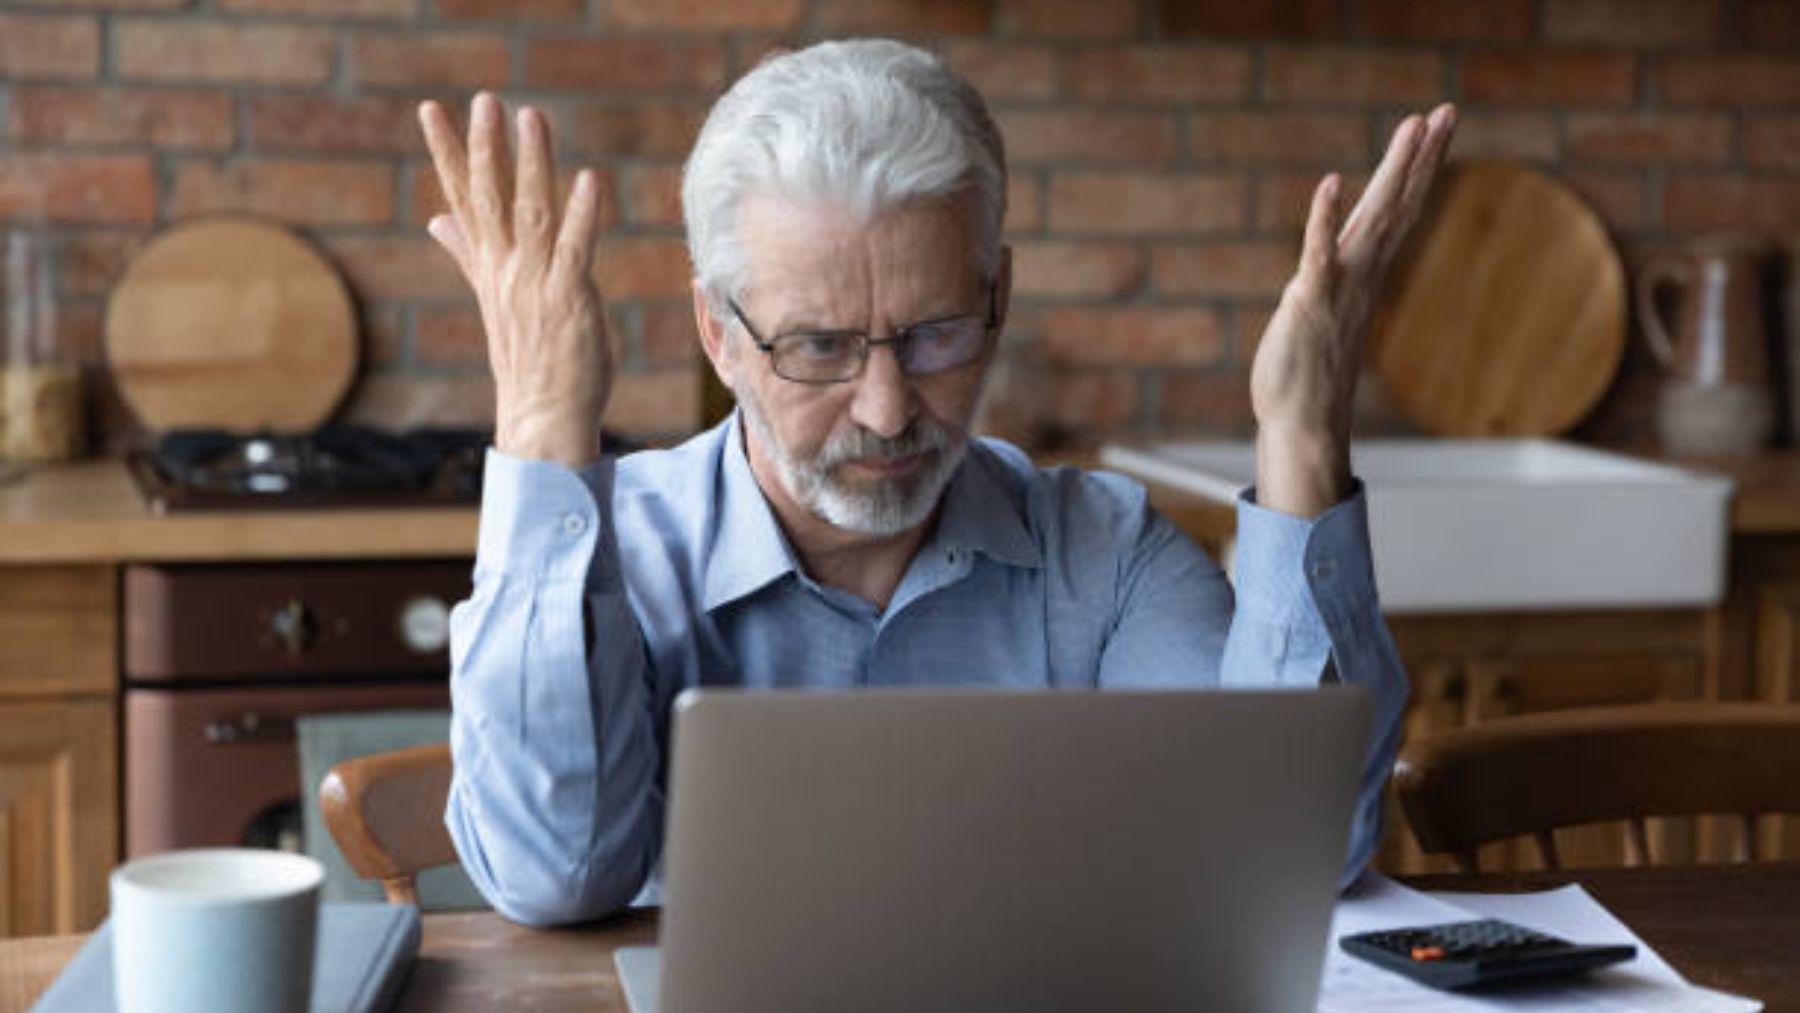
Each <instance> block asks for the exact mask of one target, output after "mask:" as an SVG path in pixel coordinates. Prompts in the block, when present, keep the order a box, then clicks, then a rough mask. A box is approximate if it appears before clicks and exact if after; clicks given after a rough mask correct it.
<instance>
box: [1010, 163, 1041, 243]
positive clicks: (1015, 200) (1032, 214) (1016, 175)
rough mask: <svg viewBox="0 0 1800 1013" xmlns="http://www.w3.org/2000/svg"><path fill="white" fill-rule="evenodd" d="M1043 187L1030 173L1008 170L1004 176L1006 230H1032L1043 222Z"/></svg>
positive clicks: (1015, 231)
mask: <svg viewBox="0 0 1800 1013" xmlns="http://www.w3.org/2000/svg"><path fill="white" fill-rule="evenodd" d="M1043 205H1044V187H1043V184H1042V183H1040V182H1038V178H1037V176H1035V175H1033V174H1030V173H1022V172H1009V173H1008V174H1007V177H1006V231H1007V233H1008V234H1012V233H1018V232H1033V231H1036V230H1037V229H1038V228H1040V227H1041V226H1042V225H1043V224H1044V206H1043Z"/></svg>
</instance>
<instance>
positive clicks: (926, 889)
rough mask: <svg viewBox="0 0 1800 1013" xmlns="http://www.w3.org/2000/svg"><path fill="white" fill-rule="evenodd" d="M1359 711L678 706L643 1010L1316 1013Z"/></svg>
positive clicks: (736, 702)
mask: <svg viewBox="0 0 1800 1013" xmlns="http://www.w3.org/2000/svg"><path fill="white" fill-rule="evenodd" d="M1368 722H1369V701H1368V699H1367V694H1366V693H1365V692H1363V691H1361V690H1359V689H1354V688H1349V687H1333V688H1329V689H1325V690H1319V691H1311V690H1305V691H1268V692H1220V691H1194V692H1185V691H1184V692H1150V693H1111V692H1109V693H1093V692H1023V693H1018V692H992V691H950V692H944V691H869V690H860V691H853V692H847V693H841V692H798V693H767V692H758V693H748V692H734V691H690V692H688V693H686V694H683V696H682V697H681V698H680V699H679V700H678V701H677V704H676V720H675V733H674V742H675V745H674V750H675V753H674V760H673V769H672V772H671V778H672V787H671V790H670V805H671V809H670V813H669V833H668V837H667V852H666V854H665V859H666V866H665V870H664V871H665V874H666V888H667V892H666V895H665V898H664V899H665V908H664V914H663V922H662V933H661V936H662V949H663V953H662V967H663V975H662V990H661V991H662V994H661V1003H660V1006H661V1011H662V1013H697V1011H717V1010H733V1011H742V1013H759V1011H776V1010H780V1011H803V1010H850V1009H854V1010H859V1011H875V1010H890V1009H891V1010H906V1011H916V1010H920V1009H932V1010H983V1011H987V1010H999V1009H1031V1010H1065V1009H1066V1010H1096V1009H1119V1010H1124V1009H1129V1010H1194V1009H1220V1010H1227V1009H1229V1010H1311V1009H1312V1008H1313V1004H1314V1002H1315V999H1316V991H1317V988H1318V983H1319V970H1320V962H1321V960H1322V957H1323V952H1324V946H1325V942H1326V931H1327V928H1328V922H1329V916H1330V909H1331V904H1332V899H1333V895H1334V892H1335V889H1334V887H1335V882H1336V879H1337V876H1338V873H1339V872H1340V870H1341V869H1342V867H1343V863H1344V858H1345V853H1346V842H1347V838H1348V828H1349V825H1350V815H1351V808H1352V805H1353V802H1354V798H1355V794H1356V785H1357V783H1358V780H1359V776H1358V775H1359V771H1360V770H1361V767H1362V764H1363V758H1364V751H1365V743H1366V738H1367V729H1368Z"/></svg>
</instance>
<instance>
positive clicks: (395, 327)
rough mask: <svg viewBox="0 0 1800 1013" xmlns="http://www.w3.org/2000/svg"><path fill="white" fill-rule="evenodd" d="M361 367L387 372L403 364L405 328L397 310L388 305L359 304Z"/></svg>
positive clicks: (405, 356) (405, 360) (404, 357)
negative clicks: (361, 338) (386, 370)
mask: <svg viewBox="0 0 1800 1013" xmlns="http://www.w3.org/2000/svg"><path fill="white" fill-rule="evenodd" d="M361 311H362V312H361V314H360V317H361V320H360V323H361V326H362V334H363V368H364V369H371V368H372V369H388V368H391V367H402V366H405V365H406V364H407V352H406V349H407V340H406V327H405V323H404V321H403V320H402V319H401V316H400V307H398V306H395V305H393V304H392V303H386V304H375V303H363V304H362V306H361Z"/></svg>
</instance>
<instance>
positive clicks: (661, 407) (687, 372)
mask: <svg viewBox="0 0 1800 1013" xmlns="http://www.w3.org/2000/svg"><path fill="white" fill-rule="evenodd" d="M602 421H603V423H604V425H605V426H606V428H607V429H609V430H611V431H613V432H616V433H619V434H621V435H624V436H635V437H638V438H640V439H642V438H657V437H663V438H668V437H679V436H686V435H688V434H690V433H692V432H694V431H695V430H696V429H698V428H699V427H700V381H699V380H698V378H696V377H695V375H694V371H693V370H692V369H686V368H680V369H653V370H630V371H625V372H621V373H619V374H618V376H617V377H616V378H615V379H614V380H613V387H612V400H610V401H608V402H607V405H606V415H605V416H604V417H603V420H602Z"/></svg>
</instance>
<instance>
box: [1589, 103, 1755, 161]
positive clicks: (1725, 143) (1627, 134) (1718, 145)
mask: <svg viewBox="0 0 1800 1013" xmlns="http://www.w3.org/2000/svg"><path fill="white" fill-rule="evenodd" d="M1563 130H1564V136H1565V137H1566V138H1567V141H1566V143H1567V145H1568V155H1569V158H1570V159H1573V160H1576V161H1585V162H1622V163H1634V164H1666V163H1694V162H1702V163H1716V162H1723V161H1725V160H1726V159H1727V158H1728V157H1730V155H1731V121H1730V120H1728V119H1726V118H1725V117H1724V116H1705V115H1681V114H1675V113H1657V114H1654V115H1650V114H1641V113H1638V114H1624V115H1617V116H1615V115H1611V114H1605V113H1588V114H1575V115H1571V116H1570V117H1569V118H1568V119H1567V121H1566V122H1565V124H1564V128H1563Z"/></svg>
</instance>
